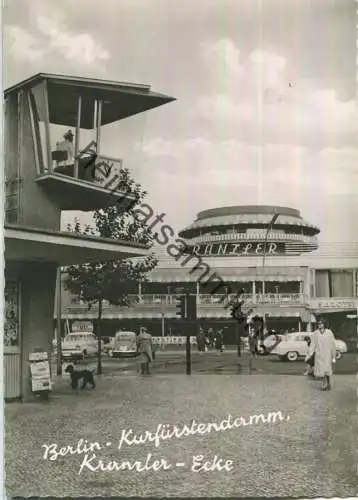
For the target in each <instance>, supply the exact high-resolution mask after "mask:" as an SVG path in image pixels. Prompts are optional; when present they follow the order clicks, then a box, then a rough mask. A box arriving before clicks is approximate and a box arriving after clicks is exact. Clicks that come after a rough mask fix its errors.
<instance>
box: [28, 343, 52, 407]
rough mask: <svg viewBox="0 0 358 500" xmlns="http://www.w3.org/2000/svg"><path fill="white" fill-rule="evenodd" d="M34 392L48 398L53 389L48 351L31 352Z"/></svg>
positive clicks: (42, 397)
mask: <svg viewBox="0 0 358 500" xmlns="http://www.w3.org/2000/svg"><path fill="white" fill-rule="evenodd" d="M29 361H30V372H31V388H32V392H33V393H34V394H36V395H37V396H40V398H41V399H48V398H49V395H50V392H51V391H52V382H51V372H50V363H49V359H48V354H47V352H32V353H30V354H29Z"/></svg>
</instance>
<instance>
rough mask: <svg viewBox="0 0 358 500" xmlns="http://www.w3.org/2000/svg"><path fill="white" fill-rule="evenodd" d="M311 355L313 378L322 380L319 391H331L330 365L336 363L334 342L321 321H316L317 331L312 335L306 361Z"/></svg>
mask: <svg viewBox="0 0 358 500" xmlns="http://www.w3.org/2000/svg"><path fill="white" fill-rule="evenodd" d="M313 354H314V369H313V373H314V376H315V377H316V378H318V379H321V380H322V387H321V389H322V390H323V391H328V390H330V389H331V377H332V375H333V368H332V364H333V363H335V362H336V342H335V338H334V335H333V333H332V331H331V330H329V329H328V328H326V325H325V322H324V321H323V320H319V321H318V323H317V330H316V331H315V332H314V333H313V335H312V340H311V344H310V346H309V352H308V357H307V359H309V358H310V357H311V356H312V355H313Z"/></svg>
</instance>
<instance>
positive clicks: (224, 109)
mask: <svg viewBox="0 0 358 500" xmlns="http://www.w3.org/2000/svg"><path fill="white" fill-rule="evenodd" d="M202 51H203V58H204V61H205V63H206V66H207V75H208V78H209V80H210V92H209V93H208V94H207V95H202V96H201V97H200V98H199V100H198V104H197V106H196V109H195V110H194V111H193V115H194V117H195V118H199V119H201V120H205V121H206V122H207V123H208V122H211V123H212V124H213V125H214V126H215V128H216V129H222V128H225V129H226V130H227V131H228V133H229V134H231V135H232V136H235V137H238V136H239V137H242V138H243V139H246V140H252V141H256V142H257V141H263V140H265V141H267V142H279V143H283V144H284V143H291V144H292V143H307V144H310V145H311V146H313V147H322V146H324V145H325V144H326V145H327V144H332V142H333V143H334V145H337V144H338V143H339V142H341V143H350V142H352V141H353V140H355V135H356V121H357V114H356V103H355V101H347V102H344V101H341V100H340V99H339V98H338V96H337V93H336V91H335V90H334V89H331V88H320V87H319V82H314V81H308V80H306V79H302V80H301V79H300V77H299V75H298V72H297V69H295V68H294V67H293V66H291V65H289V64H287V62H286V60H285V59H284V58H283V57H282V56H280V55H278V54H275V53H273V52H268V51H265V50H260V49H257V50H255V51H253V52H252V53H251V54H250V55H249V56H248V57H247V58H246V59H245V60H243V59H242V56H241V55H240V52H239V50H238V49H237V48H236V46H235V44H234V43H233V42H232V41H231V40H228V39H224V40H219V41H217V42H216V43H211V44H210V43H206V44H203V45H202Z"/></svg>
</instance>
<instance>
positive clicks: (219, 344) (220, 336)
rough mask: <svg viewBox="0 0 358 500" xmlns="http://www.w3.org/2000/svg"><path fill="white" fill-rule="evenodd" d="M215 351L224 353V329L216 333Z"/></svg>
mask: <svg viewBox="0 0 358 500" xmlns="http://www.w3.org/2000/svg"><path fill="white" fill-rule="evenodd" d="M215 349H216V350H217V351H218V354H220V353H221V352H224V333H223V330H222V329H221V330H218V331H217V333H216V338H215Z"/></svg>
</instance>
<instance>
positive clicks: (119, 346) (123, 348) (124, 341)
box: [111, 331, 138, 358]
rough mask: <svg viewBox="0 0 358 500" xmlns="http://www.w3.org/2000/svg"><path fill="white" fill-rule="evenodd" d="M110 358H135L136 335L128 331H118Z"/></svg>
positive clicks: (136, 352)
mask: <svg viewBox="0 0 358 500" xmlns="http://www.w3.org/2000/svg"><path fill="white" fill-rule="evenodd" d="M111 355H112V357H113V358H119V357H127V358H128V357H135V356H137V355H138V349H137V334H136V333H135V332H130V331H119V332H117V333H116V334H115V337H114V348H113V350H112V354H111Z"/></svg>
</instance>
